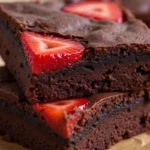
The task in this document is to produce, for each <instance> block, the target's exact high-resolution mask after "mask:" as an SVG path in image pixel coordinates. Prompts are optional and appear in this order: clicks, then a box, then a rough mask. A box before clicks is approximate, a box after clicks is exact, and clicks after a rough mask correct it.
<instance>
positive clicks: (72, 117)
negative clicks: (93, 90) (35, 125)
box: [33, 98, 89, 139]
mask: <svg viewBox="0 0 150 150" xmlns="http://www.w3.org/2000/svg"><path fill="white" fill-rule="evenodd" d="M88 103H89V101H88V100H87V99H86V98H82V99H72V100H63V101H57V102H52V103H46V104H35V105H33V109H34V111H36V112H37V113H38V114H39V115H40V116H42V117H43V118H44V119H45V121H46V122H47V124H48V125H49V126H50V127H51V128H52V129H53V130H54V131H55V132H56V133H57V134H59V135H60V136H62V137H64V138H66V139H68V138H70V137H71V136H72V134H73V133H74V128H75V126H77V124H78V121H79V120H80V118H81V112H80V111H77V110H82V109H84V108H85V106H86V105H88Z"/></svg>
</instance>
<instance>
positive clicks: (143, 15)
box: [122, 0, 150, 27]
mask: <svg viewBox="0 0 150 150" xmlns="http://www.w3.org/2000/svg"><path fill="white" fill-rule="evenodd" d="M122 5H123V6H125V7H127V8H129V9H130V10H131V11H132V12H133V13H134V14H135V15H136V17H138V18H139V19H142V20H143V21H144V22H145V23H146V24H147V25H148V26H149V27H150V1H149V0H122Z"/></svg>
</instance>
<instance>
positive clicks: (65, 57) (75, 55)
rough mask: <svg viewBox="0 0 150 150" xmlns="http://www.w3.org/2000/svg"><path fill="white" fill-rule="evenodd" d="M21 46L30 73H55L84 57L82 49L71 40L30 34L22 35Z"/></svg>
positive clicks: (24, 33)
mask: <svg viewBox="0 0 150 150" xmlns="http://www.w3.org/2000/svg"><path fill="white" fill-rule="evenodd" d="M21 37H22V44H23V48H24V53H25V55H26V57H27V60H28V62H29V65H30V67H31V69H32V73H35V74H40V73H42V72H46V73H48V72H51V71H56V70H59V69H62V68H65V67H68V66H70V65H72V64H73V63H75V62H77V61H78V60H79V59H81V58H82V56H83V55H84V47H83V46H82V45H81V44H79V43H77V42H75V41H71V40H67V39H63V38H58V37H54V36H48V35H40V34H36V33H31V32H23V33H22V36H21Z"/></svg>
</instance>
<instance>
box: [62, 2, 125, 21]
mask: <svg viewBox="0 0 150 150" xmlns="http://www.w3.org/2000/svg"><path fill="white" fill-rule="evenodd" d="M63 10H64V11H65V12H68V13H73V14H77V15H81V16H84V17H88V18H92V19H96V20H114V21H116V22H119V23H121V22H122V21H123V14H122V11H121V9H120V8H119V7H118V6H117V5H116V4H115V3H113V2H98V1H89V2H81V3H76V4H71V5H68V6H65V7H64V8H63Z"/></svg>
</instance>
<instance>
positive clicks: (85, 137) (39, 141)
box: [0, 69, 150, 150]
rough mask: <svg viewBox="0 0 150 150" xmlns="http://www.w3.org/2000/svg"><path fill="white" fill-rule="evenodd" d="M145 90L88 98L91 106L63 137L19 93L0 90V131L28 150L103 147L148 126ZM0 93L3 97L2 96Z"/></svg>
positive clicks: (101, 149) (100, 149) (149, 104)
mask: <svg viewBox="0 0 150 150" xmlns="http://www.w3.org/2000/svg"><path fill="white" fill-rule="evenodd" d="M1 70H2V69H1ZM3 70H4V69H3ZM0 78H1V73H0ZM4 83H5V84H7V85H8V87H9V85H10V87H11V86H12V85H11V83H10V82H7V81H6V80H5V81H4V82H1V83H0V87H1V88H2V87H3V86H4ZM12 83H14V85H13V88H12V89H18V92H19V88H18V87H17V85H15V82H14V81H12ZM145 91H146V90H142V91H141V92H140V93H134V94H127V93H103V94H97V95H94V96H92V97H90V98H89V99H90V102H91V103H90V105H89V106H88V107H86V108H85V110H83V111H81V113H82V118H81V120H80V121H79V123H78V129H75V134H74V135H73V136H72V137H71V138H70V139H67V140H66V139H63V138H61V137H60V136H58V135H56V134H55V133H54V132H53V131H52V130H51V129H50V127H48V126H47V125H46V123H45V121H44V120H42V119H41V118H39V117H38V116H37V115H36V114H35V113H34V111H33V110H32V107H31V105H30V104H28V103H27V102H26V101H24V100H22V99H21V97H19V96H18V95H19V94H18V92H14V91H13V90H10V88H3V90H0V120H1V121H0V134H1V135H3V136H4V137H5V135H7V137H8V136H9V140H12V141H13V142H18V143H20V144H22V145H24V146H25V147H28V148H30V149H31V150H41V149H44V150H52V149H53V150H95V149H98V150H105V149H107V148H109V147H110V146H111V145H113V144H115V143H117V142H118V141H120V140H122V139H126V138H129V137H131V136H134V135H137V134H139V133H142V132H144V131H147V130H149V129H150V115H149V114H150V101H149V99H147V98H148V95H149V94H148V93H147V92H145ZM147 91H148V89H147ZM1 93H3V95H5V96H2V97H1ZM4 93H5V94H4ZM12 93H13V94H12ZM11 95H16V96H15V97H14V96H11ZM10 98H11V99H13V101H14V103H11V102H10V100H9V99H10ZM79 128H80V130H79Z"/></svg>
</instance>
